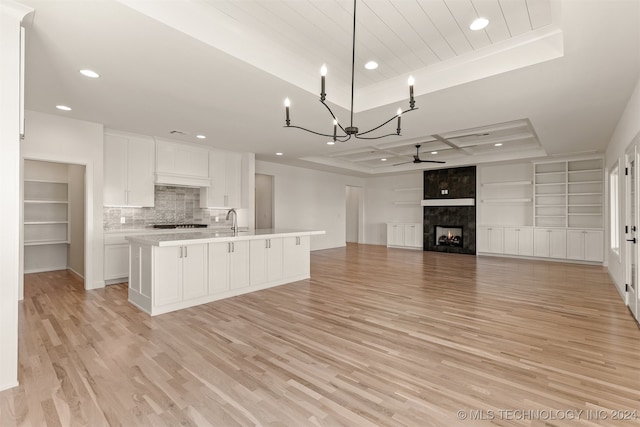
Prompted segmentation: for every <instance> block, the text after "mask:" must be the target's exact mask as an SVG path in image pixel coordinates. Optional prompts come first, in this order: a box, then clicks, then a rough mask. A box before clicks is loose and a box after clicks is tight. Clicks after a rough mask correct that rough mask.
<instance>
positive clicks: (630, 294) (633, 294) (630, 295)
mask: <svg viewBox="0 0 640 427" xmlns="http://www.w3.org/2000/svg"><path fill="white" fill-rule="evenodd" d="M637 162H638V152H637V149H636V144H633V145H632V146H631V147H630V148H629V149H628V150H627V151H626V153H625V167H626V169H625V177H626V182H625V184H626V185H625V193H626V194H625V199H626V203H625V205H626V214H625V217H626V218H625V232H626V234H625V239H626V242H625V243H626V245H627V248H626V249H627V250H626V254H627V256H626V257H625V275H626V283H627V287H626V288H627V305H628V306H629V310H631V313H633V317H635V318H636V320H638V309H639V307H638V305H639V304H638V249H637V248H638V240H637V239H638V233H637V227H638V205H637V203H638V187H637V186H638V179H637V177H636V175H637V173H638V171H637V165H638V163H637Z"/></svg>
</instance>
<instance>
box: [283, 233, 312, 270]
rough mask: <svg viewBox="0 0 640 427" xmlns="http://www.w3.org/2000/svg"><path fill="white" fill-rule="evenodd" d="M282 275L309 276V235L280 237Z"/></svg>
mask: <svg viewBox="0 0 640 427" xmlns="http://www.w3.org/2000/svg"><path fill="white" fill-rule="evenodd" d="M282 247H283V251H282V253H283V259H284V270H283V273H284V277H297V276H304V277H309V272H310V264H309V259H310V258H309V252H310V250H311V241H310V239H309V236H288V237H283V238H282Z"/></svg>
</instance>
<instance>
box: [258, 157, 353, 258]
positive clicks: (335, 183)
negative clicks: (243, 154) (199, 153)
mask: <svg viewBox="0 0 640 427" xmlns="http://www.w3.org/2000/svg"><path fill="white" fill-rule="evenodd" d="M256 173H261V174H266V175H273V177H274V178H273V187H274V227H276V228H297V229H313V230H325V231H326V234H324V235H320V236H312V237H311V250H319V249H328V248H337V247H341V246H345V241H346V237H345V236H346V235H345V233H346V223H345V212H346V196H345V187H346V186H347V185H353V186H356V187H364V179H362V178H357V177H352V176H346V175H339V174H335V173H329V172H321V171H316V170H311V169H304V168H299V167H295V166H286V165H280V164H276V163H269V162H264V161H256ZM365 215H366V212H365Z"/></svg>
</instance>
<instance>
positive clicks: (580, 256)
mask: <svg viewBox="0 0 640 427" xmlns="http://www.w3.org/2000/svg"><path fill="white" fill-rule="evenodd" d="M603 245H604V233H603V231H602V230H567V258H568V259H574V260H581V261H596V262H602V260H603V258H604V249H603Z"/></svg>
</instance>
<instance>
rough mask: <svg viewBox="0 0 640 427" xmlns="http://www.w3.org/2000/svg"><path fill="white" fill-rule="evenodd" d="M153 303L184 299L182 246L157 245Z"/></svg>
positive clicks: (155, 250)
mask: <svg viewBox="0 0 640 427" xmlns="http://www.w3.org/2000/svg"><path fill="white" fill-rule="evenodd" d="M153 249H154V252H155V253H154V279H155V288H154V290H153V291H154V294H153V305H155V306H161V305H167V304H172V303H175V302H180V300H181V299H182V259H181V258H180V249H181V247H180V246H166V247H155V248H153Z"/></svg>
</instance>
